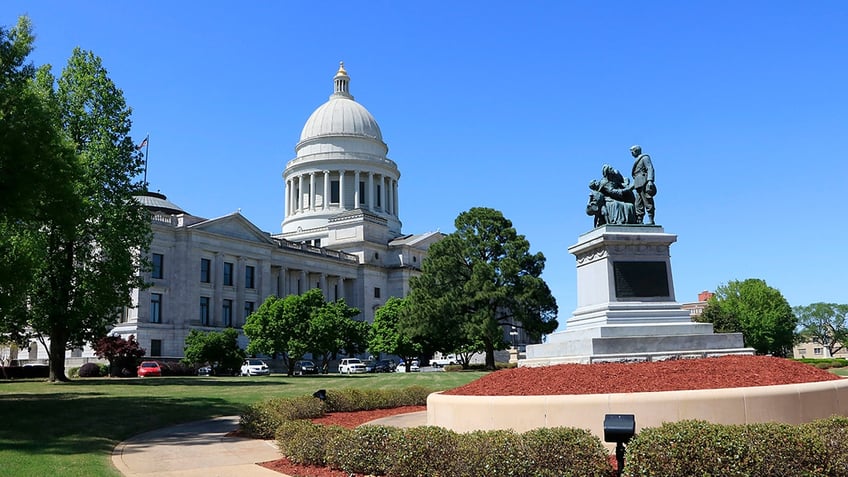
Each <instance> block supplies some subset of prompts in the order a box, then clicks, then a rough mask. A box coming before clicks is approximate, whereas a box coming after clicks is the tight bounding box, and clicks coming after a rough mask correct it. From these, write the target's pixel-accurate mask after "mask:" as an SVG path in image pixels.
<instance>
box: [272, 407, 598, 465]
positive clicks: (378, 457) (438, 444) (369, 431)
mask: <svg viewBox="0 0 848 477" xmlns="http://www.w3.org/2000/svg"><path fill="white" fill-rule="evenodd" d="M276 438H277V445H278V446H279V448H280V452H282V454H283V455H285V456H286V457H287V458H288V459H289V460H291V461H292V462H295V463H298V464H303V465H316V466H329V467H331V468H333V469H337V470H341V471H344V472H348V473H361V474H366V475H385V476H388V477H429V476H433V475H444V476H454V477H478V476H480V475H485V476H487V477H501V476H533V477H609V476H611V475H613V469H612V467H611V465H610V463H609V458H608V453H607V451H606V449H605V448H604V446H603V445H602V444H601V442H600V440H599V439H598V438H597V437H595V436H593V435H592V434H591V433H589V431H584V430H579V429H570V428H564V427H559V428H543V429H535V430H531V431H527V432H525V433H523V434H518V433H515V432H513V431H477V432H472V433H468V434H459V433H456V432H453V431H450V430H447V429H444V428H441V427H432V426H423V427H413V428H406V429H401V428H397V427H389V426H374V425H367V426H360V427H357V428H355V429H346V428H343V427H339V426H321V425H317V424H313V423H311V422H309V421H307V420H295V421H287V422H285V423H283V425H281V426H280V428H279V429H278V430H277V436H276Z"/></svg>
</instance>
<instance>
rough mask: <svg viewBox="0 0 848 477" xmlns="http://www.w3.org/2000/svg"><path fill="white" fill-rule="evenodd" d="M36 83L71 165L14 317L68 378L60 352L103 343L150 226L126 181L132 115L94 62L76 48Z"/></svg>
mask: <svg viewBox="0 0 848 477" xmlns="http://www.w3.org/2000/svg"><path fill="white" fill-rule="evenodd" d="M36 84H37V86H38V88H39V91H40V92H41V94H42V95H43V97H45V98H49V103H50V104H52V105H53V107H54V108H55V110H56V111H58V118H59V122H60V124H61V125H62V130H63V132H64V137H65V138H66V139H67V141H69V142H70V143H71V144H72V145H73V153H74V154H73V157H74V159H75V164H73V167H71V168H69V169H68V171H67V173H66V174H65V175H64V176H63V177H62V180H63V181H65V182H66V183H67V184H69V187H70V191H71V192H72V193H70V194H68V195H66V196H64V197H62V205H63V207H62V208H61V211H60V212H55V211H54V213H53V214H51V215H49V216H47V217H45V218H44V220H43V221H39V224H38V230H39V233H40V234H39V237H40V238H39V242H38V243H37V245H38V246H39V247H42V248H41V249H40V251H39V263H38V265H37V269H36V270H35V273H34V274H33V280H32V283H31V286H30V287H29V289H28V294H27V296H28V302H27V305H28V306H27V308H26V310H25V311H23V312H21V313H20V314H19V315H17V316H15V317H14V318H13V319H15V320H17V321H16V324H17V325H18V326H17V328H18V329H23V328H26V329H29V330H31V331H32V333H33V334H34V335H35V336H36V338H37V339H38V340H39V341H41V343H42V344H44V345H45V346H46V347H47V350H48V358H49V360H50V380H51V381H56V380H67V377H66V376H65V363H64V356H65V351H66V350H68V349H72V348H75V347H80V346H83V345H84V344H85V343H87V342H94V341H95V340H96V339H98V338H99V337H101V336H103V335H104V334H105V333H106V330H107V328H108V327H109V326H110V325H111V324H112V323H114V321H115V318H116V310H119V309H121V308H122V307H124V306H129V305H131V299H130V293H131V291H132V290H133V289H135V288H141V287H143V286H144V282H143V280H142V278H141V274H140V273H139V271H140V270H142V269H143V268H144V267H145V266H147V259H146V257H147V251H148V247H149V244H150V239H151V229H150V217H149V214H148V212H147V211H146V210H145V209H144V208H143V207H142V206H141V204H139V203H138V202H137V201H136V200H135V199H134V197H133V196H135V195H138V194H139V193H141V192H142V191H143V189H144V184H142V183H141V182H134V181H133V178H134V177H137V176H138V175H139V173H140V172H141V170H142V160H141V156H140V154H139V153H138V151H136V149H135V146H134V144H133V140H132V138H131V137H130V136H129V131H130V126H131V120H130V114H131V111H130V109H129V108H128V107H127V106H126V103H125V101H124V97H123V93H122V92H121V90H120V89H118V88H117V87H116V86H115V84H114V83H113V82H112V80H111V79H109V77H108V74H107V72H106V70H105V68H103V66H102V63H101V60H100V58H98V57H96V56H94V54H92V53H90V52H85V51H83V50H81V49H79V48H77V49H75V50H74V52H73V54H72V55H71V58H70V59H69V60H68V65H67V66H66V68H65V69H64V70H63V72H62V75H61V77H59V79H58V81H55V79H54V78H53V76H52V75H50V73H49V71H48V70H47V69H46V68H42V69H41V70H40V71H39V73H38V74H37V77H36ZM54 88H55V89H54ZM48 340H49V345H48V343H47V342H48Z"/></svg>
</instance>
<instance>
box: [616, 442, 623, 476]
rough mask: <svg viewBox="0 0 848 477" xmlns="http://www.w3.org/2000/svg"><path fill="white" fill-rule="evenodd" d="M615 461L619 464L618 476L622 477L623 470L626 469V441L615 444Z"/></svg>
mask: <svg viewBox="0 0 848 477" xmlns="http://www.w3.org/2000/svg"><path fill="white" fill-rule="evenodd" d="M615 462H616V464H618V466H617V467H618V471H617V472H616V474H615V475H616V476H617V477H621V472H622V471H623V470H624V443H623V442H619V443H617V444H616V445H615Z"/></svg>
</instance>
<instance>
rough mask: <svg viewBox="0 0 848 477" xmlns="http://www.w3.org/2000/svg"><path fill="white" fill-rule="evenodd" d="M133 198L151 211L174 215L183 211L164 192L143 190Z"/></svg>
mask: <svg viewBox="0 0 848 477" xmlns="http://www.w3.org/2000/svg"><path fill="white" fill-rule="evenodd" d="M135 200H137V201H139V202H140V203H141V205H142V206H143V207H146V208H147V209H148V210H150V211H151V212H164V213H166V214H174V215H176V214H184V213H185V211H184V210H183V209H182V208H180V206H178V205H177V204H175V203H173V202H171V201H170V200H168V198H167V197H165V195H164V194H160V193H158V192H144V193H143V194H141V195H137V196H135Z"/></svg>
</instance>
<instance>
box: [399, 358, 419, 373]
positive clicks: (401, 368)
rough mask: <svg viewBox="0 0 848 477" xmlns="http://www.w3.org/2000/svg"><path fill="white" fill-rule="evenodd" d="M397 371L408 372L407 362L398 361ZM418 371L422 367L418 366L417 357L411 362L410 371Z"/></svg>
mask: <svg viewBox="0 0 848 477" xmlns="http://www.w3.org/2000/svg"><path fill="white" fill-rule="evenodd" d="M395 371H397V372H398V373H405V372H406V363H405V362H403V361H401V362H400V363H398V365H397V368H396V369H395ZM418 371H421V368H420V367H419V366H418V360H417V359H416V360H414V361H412V362H411V363H410V364H409V372H410V373H417V372H418Z"/></svg>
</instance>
